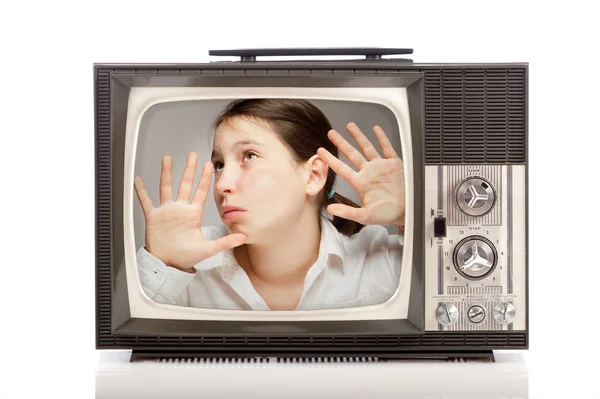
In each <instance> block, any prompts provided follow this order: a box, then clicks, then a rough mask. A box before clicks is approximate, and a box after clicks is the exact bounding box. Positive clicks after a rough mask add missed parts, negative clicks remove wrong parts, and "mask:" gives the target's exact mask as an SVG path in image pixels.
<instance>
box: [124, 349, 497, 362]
mask: <svg viewBox="0 0 600 399" xmlns="http://www.w3.org/2000/svg"><path fill="white" fill-rule="evenodd" d="M162 359H165V360H168V359H172V360H176V361H181V360H187V359H192V360H193V359H201V360H204V361H206V360H208V361H209V362H216V361H221V362H232V361H234V362H236V363H237V362H240V363H246V362H250V361H252V362H257V363H271V362H276V363H288V362H290V360H292V359H297V362H299V363H320V362H322V363H335V362H360V361H364V362H386V361H393V360H433V361H436V360H437V361H446V362H454V361H457V362H461V361H480V362H492V363H493V362H495V361H496V360H495V358H494V352H493V351H491V350H487V351H464V352H460V351H450V352H447V351H438V352H355V353H348V352H345V353H339V352H338V353H335V352H312V353H301V352H277V353H268V352H195V351H177V350H172V351H169V350H159V351H152V350H135V349H134V350H132V351H131V358H130V360H129V361H130V362H141V361H147V360H162Z"/></svg>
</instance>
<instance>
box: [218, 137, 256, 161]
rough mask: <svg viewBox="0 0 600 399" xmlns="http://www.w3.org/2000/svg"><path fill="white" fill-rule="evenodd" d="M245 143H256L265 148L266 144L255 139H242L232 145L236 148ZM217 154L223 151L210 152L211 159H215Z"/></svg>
mask: <svg viewBox="0 0 600 399" xmlns="http://www.w3.org/2000/svg"><path fill="white" fill-rule="evenodd" d="M245 144H255V145H257V146H260V147H263V148H265V146H264V145H262V143H260V142H258V141H256V140H253V139H246V140H240V141H238V142H237V143H235V144H234V145H233V146H232V147H233V148H235V147H238V146H240V145H245ZM217 155H221V153H220V152H219V151H213V152H212V154H210V159H214V157H215V156H217Z"/></svg>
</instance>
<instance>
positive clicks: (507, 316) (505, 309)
mask: <svg viewBox="0 0 600 399" xmlns="http://www.w3.org/2000/svg"><path fill="white" fill-rule="evenodd" d="M494 319H496V321H497V322H498V323H500V324H510V323H512V321H513V320H514V319H515V307H514V306H513V304H512V303H508V302H502V303H499V304H498V305H496V306H495V307H494Z"/></svg>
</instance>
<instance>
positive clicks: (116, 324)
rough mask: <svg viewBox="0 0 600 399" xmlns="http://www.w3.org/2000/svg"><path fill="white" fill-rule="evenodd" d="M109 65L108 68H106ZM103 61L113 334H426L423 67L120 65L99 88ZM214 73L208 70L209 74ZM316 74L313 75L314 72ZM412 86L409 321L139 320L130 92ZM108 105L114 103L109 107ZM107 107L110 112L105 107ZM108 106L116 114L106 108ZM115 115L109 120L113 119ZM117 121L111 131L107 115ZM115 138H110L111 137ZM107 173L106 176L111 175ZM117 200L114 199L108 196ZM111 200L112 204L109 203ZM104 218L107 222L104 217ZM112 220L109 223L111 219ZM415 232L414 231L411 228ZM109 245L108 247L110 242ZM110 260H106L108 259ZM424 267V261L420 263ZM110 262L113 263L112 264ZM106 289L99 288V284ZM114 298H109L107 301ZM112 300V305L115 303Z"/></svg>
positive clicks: (103, 255) (99, 134) (106, 255)
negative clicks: (127, 176)
mask: <svg viewBox="0 0 600 399" xmlns="http://www.w3.org/2000/svg"><path fill="white" fill-rule="evenodd" d="M103 67H104V68H103ZM105 68H106V66H103V65H101V64H97V65H95V74H94V78H95V83H96V85H95V86H96V87H95V89H96V92H95V97H96V106H97V107H96V167H97V173H98V174H97V193H96V200H97V210H99V209H106V205H108V209H109V210H110V214H109V219H108V220H107V219H106V214H104V215H103V214H100V213H98V214H97V222H98V226H100V225H105V226H110V230H109V236H110V241H109V243H108V245H106V244H105V243H101V242H100V241H101V240H100V238H102V237H100V236H99V237H98V238H99V239H97V266H96V267H97V273H98V276H101V275H106V274H108V275H109V276H110V278H111V280H110V292H111V294H110V298H106V296H105V295H99V293H98V292H97V310H98V311H99V310H101V309H106V307H107V305H108V306H109V309H110V333H111V334H114V335H132V334H133V335H136V336H143V335H161V336H205V335H211V334H218V335H255V334H258V335H264V334H291V335H298V334H300V335H302V334H310V335H314V334H325V335H327V334H334V335H357V334H358V335H360V334H374V333H376V334H383V335H387V334H391V335H394V334H420V333H422V332H423V325H424V316H423V311H424V310H423V303H424V285H423V275H424V273H423V270H422V268H421V267H420V266H419V265H422V264H423V262H422V259H420V258H419V254H420V253H422V251H420V250H419V248H422V245H423V242H422V237H423V234H422V228H423V216H422V215H423V209H422V206H419V205H418V204H421V203H422V201H421V200H420V198H422V197H421V196H422V195H423V192H422V185H421V181H422V173H423V156H422V151H423V150H422V136H423V121H422V119H423V74H422V73H420V72H415V71H407V72H402V73H397V72H389V73H386V72H385V71H384V72H382V71H375V70H361V71H360V73H359V74H356V73H355V72H356V71H354V70H350V71H348V70H344V72H345V73H339V72H338V74H337V75H336V74H335V71H333V72H332V71H330V74H328V75H322V74H315V73H313V71H306V70H304V69H288V70H286V72H285V74H275V73H272V72H271V73H270V74H269V75H264V74H252V73H248V71H247V70H246V69H244V68H237V69H236V68H233V69H229V70H227V72H228V73H224V71H223V70H222V69H211V70H207V71H203V73H202V74H200V75H198V74H196V73H194V74H186V73H185V70H184V71H182V69H180V68H176V67H175V68H174V67H169V68H164V67H163V68H162V69H151V68H139V69H133V70H132V69H130V68H127V67H126V66H118V67H115V66H112V67H111V68H110V70H109V71H108V72H109V74H108V79H107V80H108V82H107V83H108V90H105V91H104V92H102V90H101V89H102V88H104V89H107V87H105V86H106V84H104V86H102V84H101V86H100V87H99V86H98V84H99V82H98V81H97V77H98V75H97V71H98V70H100V69H105ZM211 71H212V72H213V73H207V72H211ZM307 72H308V73H307ZM296 85H297V86H298V87H333V88H335V87H405V88H406V89H407V94H408V101H409V112H410V125H411V138H412V140H413V146H412V149H411V150H412V155H413V161H414V168H413V174H414V176H413V178H414V180H413V181H414V182H415V187H414V191H413V192H414V197H415V198H414V204H415V209H414V214H415V219H414V221H415V223H414V231H413V232H412V234H413V237H415V240H414V247H413V251H414V253H415V256H414V258H413V271H412V281H411V294H410V305H409V314H408V319H394V318H390V319H389V320H356V321H277V322H273V321H252V322H248V321H219V322H206V321H202V320H164V319H141V318H132V317H131V315H130V312H129V301H128V295H127V292H126V290H127V288H126V284H123V282H122V281H121V283H120V284H119V282H118V280H119V279H121V280H122V279H123V278H126V277H125V276H124V270H125V264H124V249H123V244H122V242H123V231H122V229H120V228H119V226H123V215H122V209H121V208H122V203H120V202H119V201H120V199H122V197H123V192H122V190H123V189H122V187H123V184H122V175H123V174H122V171H123V167H124V165H123V162H124V154H123V151H124V145H123V141H124V139H125V125H126V119H127V106H128V97H129V91H130V89H131V87H196V86H202V87H239V86H246V87H249V86H252V87H293V86H296ZM107 105H108V107H106V106H107ZM102 106H104V109H101V108H102ZM106 108H108V109H107V110H108V115H106V111H105V109H106ZM107 117H108V118H107ZM107 119H108V121H109V125H108V127H109V129H106V128H105V129H102V127H106V123H105V122H106V120H107ZM107 135H108V136H107ZM107 142H108V143H110V153H109V154H107V155H108V156H109V158H108V159H104V164H105V165H106V164H107V165H106V166H108V169H106V168H105V167H102V166H104V165H100V162H101V156H100V154H99V153H98V149H99V148H98V144H99V143H107ZM103 172H104V173H103ZM107 198H110V200H109V201H108V203H107V202H106V199H107ZM103 199H104V201H102V200H103ZM101 219H102V220H101ZM103 222H104V223H103ZM405 233H406V234H409V233H410V232H405ZM103 244H104V245H103ZM107 259H109V260H110V261H109V262H108V264H107V262H102V260H107ZM415 265H417V266H415ZM107 266H108V267H107ZM97 291H98V289H97ZM107 299H109V301H107ZM107 302H110V304H109V303H107Z"/></svg>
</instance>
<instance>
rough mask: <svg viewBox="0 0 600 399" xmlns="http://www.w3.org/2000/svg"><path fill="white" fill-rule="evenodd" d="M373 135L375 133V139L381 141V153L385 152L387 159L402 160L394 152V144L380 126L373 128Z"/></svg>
mask: <svg viewBox="0 0 600 399" xmlns="http://www.w3.org/2000/svg"><path fill="white" fill-rule="evenodd" d="M373 133H375V137H377V140H378V141H379V145H380V146H381V151H383V156H384V157H385V158H400V157H399V156H398V154H396V151H394V147H392V143H390V140H388V138H387V136H386V134H385V132H384V131H383V129H382V128H381V127H379V126H373Z"/></svg>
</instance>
